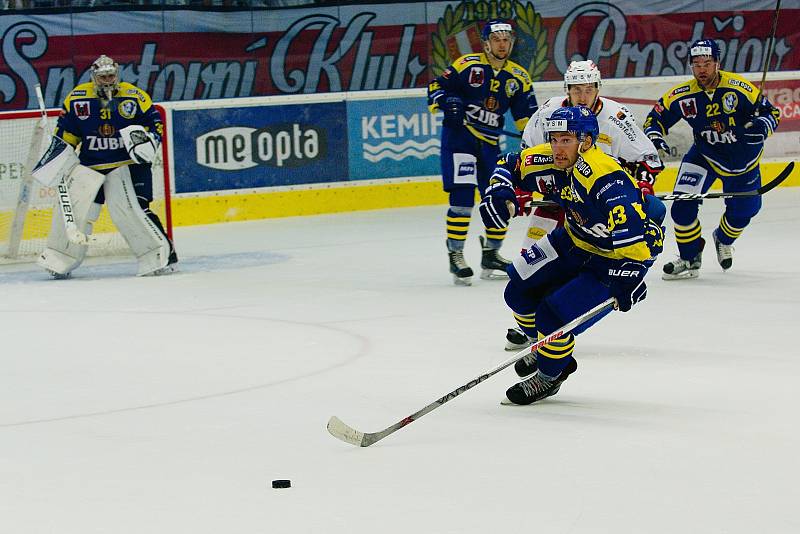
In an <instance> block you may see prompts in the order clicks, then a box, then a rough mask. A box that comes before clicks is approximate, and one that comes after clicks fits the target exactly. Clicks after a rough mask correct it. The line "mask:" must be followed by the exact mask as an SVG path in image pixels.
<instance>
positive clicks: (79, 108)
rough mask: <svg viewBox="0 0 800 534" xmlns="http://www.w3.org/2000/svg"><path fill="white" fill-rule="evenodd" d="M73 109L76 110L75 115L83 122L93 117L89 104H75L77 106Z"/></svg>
mask: <svg viewBox="0 0 800 534" xmlns="http://www.w3.org/2000/svg"><path fill="white" fill-rule="evenodd" d="M72 109H74V110H75V115H76V116H77V117H78V118H79V119H80V120H82V121H85V120H86V119H88V118H89V117H90V116H91V111H90V110H89V103H88V102H75V105H74V106H72Z"/></svg>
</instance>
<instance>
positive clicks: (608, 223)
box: [480, 106, 666, 404]
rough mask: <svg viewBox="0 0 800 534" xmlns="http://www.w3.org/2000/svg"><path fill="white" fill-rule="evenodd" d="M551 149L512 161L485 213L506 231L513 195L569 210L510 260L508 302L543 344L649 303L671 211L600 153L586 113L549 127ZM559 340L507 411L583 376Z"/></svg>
mask: <svg viewBox="0 0 800 534" xmlns="http://www.w3.org/2000/svg"><path fill="white" fill-rule="evenodd" d="M545 129H546V130H547V132H548V137H549V144H543V145H538V146H534V147H530V148H525V149H523V150H522V152H521V153H509V154H507V155H506V156H505V157H504V158H503V159H502V160H501V163H500V164H499V165H498V167H497V168H496V169H495V172H494V174H493V175H492V180H491V185H490V186H489V189H488V190H487V191H486V194H485V196H484V198H483V200H482V202H481V206H480V208H481V209H480V212H481V215H482V216H483V217H484V219H485V221H484V222H485V223H486V224H487V225H489V226H497V227H505V226H507V225H508V222H509V220H510V219H511V217H513V216H514V215H515V214H516V213H517V212H518V210H519V206H518V205H517V203H516V195H515V191H514V188H515V186H520V187H521V188H522V189H525V190H538V191H539V192H541V193H543V194H544V196H545V198H547V199H549V200H553V201H555V202H557V203H558V204H559V205H560V206H561V207H563V208H564V209H565V214H566V215H565V223H564V225H563V226H558V227H556V228H554V229H553V230H551V231H550V232H549V233H548V234H547V235H545V236H544V237H542V238H541V239H539V240H538V241H536V242H535V243H534V244H533V245H531V246H530V247H529V248H527V249H525V250H523V251H522V253H521V254H520V255H519V256H517V257H516V258H514V260H513V263H512V265H511V266H510V267H509V268H508V274H509V276H510V280H509V282H508V284H507V286H506V290H505V300H506V303H507V304H508V306H509V307H510V308H511V310H512V311H513V313H514V316H515V317H516V318H517V320H518V321H519V324H520V325H521V326H522V328H523V330H524V332H525V333H526V334H527V335H528V336H530V337H532V338H536V337H537V336H538V335H539V334H541V335H542V336H547V335H549V334H551V333H552V332H555V331H556V330H557V329H558V328H559V327H561V326H562V325H564V324H566V323H568V322H570V321H572V320H573V319H575V318H577V317H578V316H580V315H581V314H583V313H585V312H587V311H588V310H590V309H592V308H593V307H595V306H597V305H598V304H600V303H601V302H603V301H605V300H607V299H608V298H609V297H614V298H615V299H616V301H617V307H618V309H619V310H621V311H624V312H626V311H629V310H630V309H631V307H632V306H633V305H634V304H636V303H637V302H639V301H641V300H643V299H644V298H645V297H646V295H647V286H646V285H645V282H644V277H645V274H646V273H647V270H648V269H649V267H650V266H651V265H652V264H653V262H654V261H655V257H656V256H657V255H658V254H659V253H660V252H661V249H662V240H663V235H664V234H663V232H664V229H663V227H662V226H661V222H662V221H663V218H664V215H665V214H666V209H665V208H664V205H663V203H662V202H661V201H660V200H658V199H657V198H656V197H654V196H652V195H647V196H646V197H645V196H644V195H643V193H642V191H641V189H640V188H639V187H638V186H637V183H636V180H635V179H633V178H632V177H631V176H630V175H629V174H628V173H627V172H625V171H624V170H623V169H622V167H621V166H620V165H619V163H618V162H617V161H616V160H614V159H613V158H612V157H610V156H608V155H607V154H605V153H604V152H603V151H602V150H600V148H599V147H598V146H597V144H596V141H595V140H596V139H598V137H599V134H600V130H599V126H598V123H597V117H596V116H595V115H594V113H592V112H591V110H590V109H588V108H586V107H583V106H578V107H564V108H559V109H557V110H555V111H554V112H553V113H552V114H551V116H550V117H549V118H548V119H547V120H546V121H545ZM597 320H599V319H597V318H596V319H595V320H592V321H589V322H587V323H585V324H584V325H582V326H581V327H579V328H577V329H576V330H573V331H572V332H571V333H569V334H566V335H563V336H560V337H559V338H557V339H555V340H554V341H552V342H551V343H548V344H546V345H544V346H543V347H542V348H540V349H539V350H538V351H536V352H534V353H532V354H531V355H529V356H526V357H525V358H524V359H522V360H520V361H519V362H517V364H516V365H515V370H516V371H517V373H518V374H519V375H520V376H522V377H525V376H528V375H531V374H532V376H530V377H529V378H526V379H525V380H523V381H522V382H519V383H518V384H516V385H514V386H512V387H511V388H509V389H508V391H507V392H506V397H507V401H504V402H505V403H513V404H530V403H533V402H536V401H538V400H541V399H544V398H546V397H549V396H551V395H554V394H555V393H556V392H558V390H559V388H560V387H561V383H562V382H564V380H566V379H567V377H568V376H569V375H570V374H572V373H574V372H575V370H576V369H577V363H576V361H575V358H574V357H573V352H574V348H575V336H576V335H578V334H579V333H580V332H582V331H584V330H586V328H588V327H589V326H591V324H594V323H595V322H597Z"/></svg>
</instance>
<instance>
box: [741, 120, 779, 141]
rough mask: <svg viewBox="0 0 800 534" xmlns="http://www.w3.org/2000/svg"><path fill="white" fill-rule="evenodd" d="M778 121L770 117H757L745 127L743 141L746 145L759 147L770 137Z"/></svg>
mask: <svg viewBox="0 0 800 534" xmlns="http://www.w3.org/2000/svg"><path fill="white" fill-rule="evenodd" d="M777 127H778V121H776V120H775V117H773V116H772V115H759V116H758V117H755V118H754V119H753V122H749V123H747V125H745V133H744V140H745V143H747V144H748V145H760V144H762V143H763V142H764V141H766V140H767V137H769V136H770V135H772V132H774V131H775V128H777Z"/></svg>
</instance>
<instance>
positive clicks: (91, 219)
mask: <svg viewBox="0 0 800 534" xmlns="http://www.w3.org/2000/svg"><path fill="white" fill-rule="evenodd" d="M103 180H105V176H103V175H102V174H100V173H99V172H97V171H93V170H92V169H90V168H88V167H84V166H83V165H78V166H77V167H75V168H74V169H73V170H72V172H71V173H70V175H69V176H68V177H67V180H66V181H67V187H68V188H69V196H70V200H71V201H72V217H73V221H74V222H75V226H76V227H77V228H78V230H80V231H81V232H83V233H84V234H86V235H89V234H91V233H92V225H93V224H94V223H95V221H97V218H98V217H99V216H100V209H101V207H102V206H100V204H96V203H95V202H94V198H95V196H96V195H97V191H98V190H99V189H100V186H101V185H102V184H103ZM87 248H88V247H87V246H86V245H78V244H75V243H73V242H71V241H70V240H69V239H68V238H67V232H66V228H65V227H64V216H63V214H62V211H61V203H59V202H57V203H56V207H55V208H54V210H53V218H52V220H51V222H50V233H49V234H48V236H47V247H46V248H45V249H44V251H43V252H42V254H41V255H40V256H39V259H38V260H37V262H36V263H37V264H38V265H39V266H40V267H42V268H44V269H46V270H48V271H50V272H52V273H53V274H55V275H59V276H66V275H69V273H70V272H72V271H73V270H75V269H76V268H77V267H78V266H79V265H80V264H81V263H82V262H83V259H84V258H85V257H86V251H87Z"/></svg>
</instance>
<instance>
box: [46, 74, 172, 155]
mask: <svg viewBox="0 0 800 534" xmlns="http://www.w3.org/2000/svg"><path fill="white" fill-rule="evenodd" d="M133 124H138V125H141V126H144V127H145V128H146V129H147V130H149V131H150V132H152V133H153V134H154V135H155V137H156V139H157V140H158V141H159V142H160V141H161V135H162V134H163V131H164V125H163V123H162V122H161V116H160V115H159V114H158V111H157V110H156V108H155V107H154V106H153V102H152V100H150V96H149V95H148V94H147V93H145V92H144V91H142V90H141V89H139V88H138V87H136V86H135V85H132V84H130V83H126V82H121V83H120V84H119V89H118V90H117V92H116V93H115V94H114V98H113V99H111V100H110V101H107V105H105V106H103V101H102V100H101V99H100V98H99V97H98V96H97V94H96V93H95V90H94V84H93V83H91V82H88V83H82V84H80V85H78V86H77V87H75V89H73V90H72V91H71V92H70V94H69V95H67V98H65V99H64V105H63V107H62V109H61V115H60V116H59V118H58V124H57V125H56V131H55V135H57V136H58V137H60V138H61V139H63V140H64V141H66V142H67V143H69V144H70V145H72V146H73V147H77V146H78V145H80V154H79V158H80V162H81V165H84V166H86V167H89V168H92V169H94V170H96V171H104V170H108V169H113V168H116V167H121V166H122V165H129V164H132V163H134V161H133V160H132V159H131V158H130V156H129V155H128V151H127V150H125V145H124V144H123V143H122V137H121V136H120V133H119V131H120V130H121V129H122V128H125V127H126V126H131V125H133Z"/></svg>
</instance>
